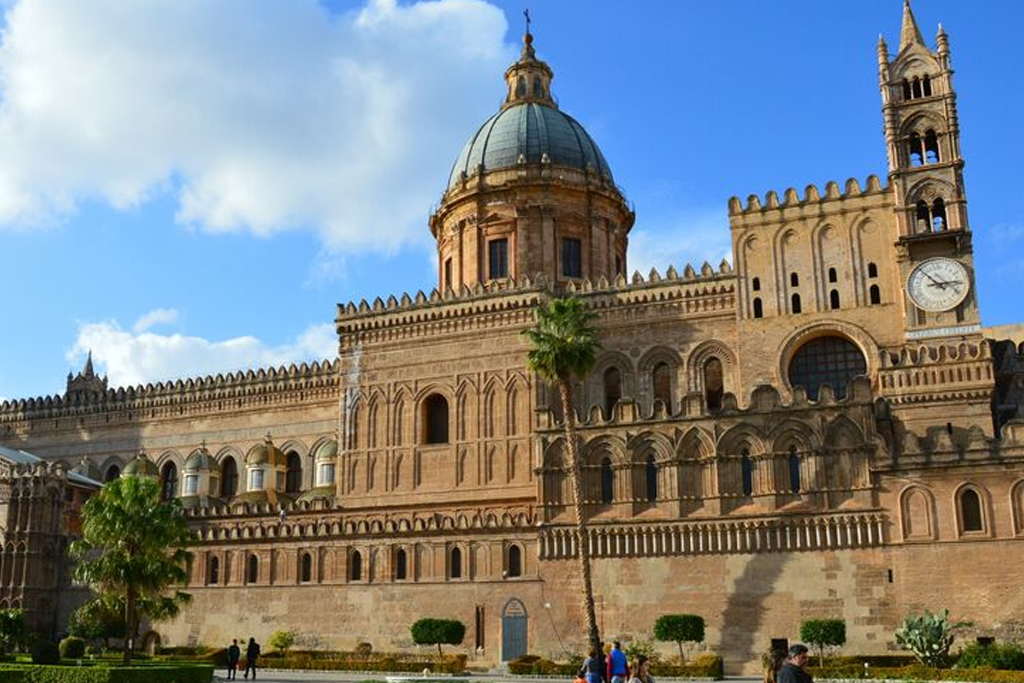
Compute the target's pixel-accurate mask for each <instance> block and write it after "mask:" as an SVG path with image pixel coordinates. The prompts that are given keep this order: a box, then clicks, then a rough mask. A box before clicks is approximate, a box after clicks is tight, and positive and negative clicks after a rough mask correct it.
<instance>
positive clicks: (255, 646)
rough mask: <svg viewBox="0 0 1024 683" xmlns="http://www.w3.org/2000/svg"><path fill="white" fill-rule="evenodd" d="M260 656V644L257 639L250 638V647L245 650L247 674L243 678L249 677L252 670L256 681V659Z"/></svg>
mask: <svg viewBox="0 0 1024 683" xmlns="http://www.w3.org/2000/svg"><path fill="white" fill-rule="evenodd" d="M259 656H260V644H259V643H257V642H256V639H255V638H253V637H251V636H250V637H249V645H248V647H246V648H245V673H244V674H243V678H248V677H249V669H252V679H253V680H256V659H257V658H259Z"/></svg>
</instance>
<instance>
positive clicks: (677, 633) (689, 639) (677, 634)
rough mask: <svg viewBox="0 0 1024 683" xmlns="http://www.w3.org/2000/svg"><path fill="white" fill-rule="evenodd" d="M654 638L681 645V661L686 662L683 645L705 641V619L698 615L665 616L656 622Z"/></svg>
mask: <svg viewBox="0 0 1024 683" xmlns="http://www.w3.org/2000/svg"><path fill="white" fill-rule="evenodd" d="M654 637H655V638H656V639H657V640H662V641H668V642H674V643H676V644H677V645H679V661H680V662H685V661H686V657H685V656H684V655H683V643H699V642H701V641H703V640H704V617H699V616H697V615H696V614H663V615H661V616H660V617H658V619H657V620H656V621H655V622H654Z"/></svg>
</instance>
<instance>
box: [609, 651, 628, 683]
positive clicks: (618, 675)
mask: <svg viewBox="0 0 1024 683" xmlns="http://www.w3.org/2000/svg"><path fill="white" fill-rule="evenodd" d="M608 680H609V681H611V683H626V681H628V680H629V664H628V663H627V661H626V653H625V652H623V651H622V643H620V642H619V641H617V640H616V641H613V642H612V651H611V652H609V653H608Z"/></svg>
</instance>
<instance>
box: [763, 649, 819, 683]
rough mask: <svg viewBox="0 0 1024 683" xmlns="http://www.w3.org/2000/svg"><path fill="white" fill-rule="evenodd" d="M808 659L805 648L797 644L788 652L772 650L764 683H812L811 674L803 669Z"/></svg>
mask: <svg viewBox="0 0 1024 683" xmlns="http://www.w3.org/2000/svg"><path fill="white" fill-rule="evenodd" d="M808 658H809V655H808V653H807V646H806V645H801V644H799V643H797V644H796V645H794V646H792V647H791V648H789V652H784V651H782V650H772V651H771V652H770V653H769V654H768V668H767V669H765V672H764V683H812V682H813V678H812V677H811V674H809V673H808V672H807V669H805V668H804V667H805V666H807V660H808Z"/></svg>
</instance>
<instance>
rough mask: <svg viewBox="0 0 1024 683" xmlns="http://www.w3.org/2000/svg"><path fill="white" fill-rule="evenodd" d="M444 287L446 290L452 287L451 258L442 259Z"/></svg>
mask: <svg viewBox="0 0 1024 683" xmlns="http://www.w3.org/2000/svg"><path fill="white" fill-rule="evenodd" d="M444 288H445V289H446V290H447V289H451V288H452V260H451V258H446V259H445V260H444Z"/></svg>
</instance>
